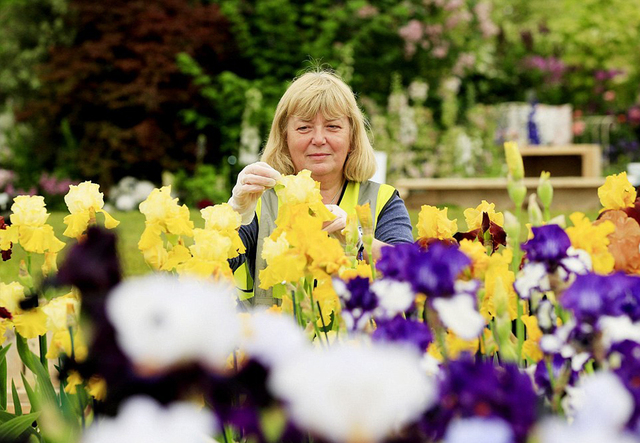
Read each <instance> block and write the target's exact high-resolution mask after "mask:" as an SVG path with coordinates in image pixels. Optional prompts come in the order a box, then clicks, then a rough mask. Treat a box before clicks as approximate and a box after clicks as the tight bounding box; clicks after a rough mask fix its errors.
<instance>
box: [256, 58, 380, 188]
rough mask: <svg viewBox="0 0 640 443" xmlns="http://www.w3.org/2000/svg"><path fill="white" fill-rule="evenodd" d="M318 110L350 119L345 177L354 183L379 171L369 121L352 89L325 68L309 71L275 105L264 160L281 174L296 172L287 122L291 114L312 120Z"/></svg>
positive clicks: (336, 116)
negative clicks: (288, 141) (349, 141)
mask: <svg viewBox="0 0 640 443" xmlns="http://www.w3.org/2000/svg"><path fill="white" fill-rule="evenodd" d="M318 112H321V113H322V115H323V116H324V117H325V118H327V119H334V118H340V117H347V118H348V119H349V127H350V131H351V144H350V147H349V153H348V155H347V159H346V161H345V164H344V176H345V178H346V179H347V180H350V181H355V182H363V181H366V180H369V179H370V178H371V177H372V176H373V174H374V173H375V172H376V159H375V155H374V153H373V147H372V146H371V142H370V141H369V137H368V136H367V127H368V124H367V122H366V120H365V118H364V115H363V114H362V111H361V110H360V108H359V107H358V104H357V103H356V99H355V96H354V94H353V91H352V90H351V88H350V87H349V86H347V85H346V84H345V83H344V82H343V81H342V80H341V79H340V78H339V77H338V76H337V75H336V74H334V73H332V72H328V71H324V70H322V71H315V72H307V73H306V74H303V75H301V76H300V77H298V78H297V79H295V80H294V81H293V82H292V83H291V85H289V87H288V88H287V90H286V91H285V93H284V95H283V96H282V98H281V99H280V102H279V103H278V107H277V108H276V113H275V116H274V117H273V123H272V124H271V131H270V132H269V138H268V139H267V143H266V145H265V147H264V151H263V153H262V158H261V160H262V161H264V162H266V163H268V164H269V165H271V166H272V167H273V168H274V169H276V170H278V171H279V172H280V173H282V174H294V173H295V172H296V170H295V167H294V165H293V161H292V160H291V155H290V153H289V147H288V146H287V122H288V120H289V117H291V116H292V115H295V116H298V117H300V118H302V119H304V120H312V119H313V118H314V117H315V116H316V115H317V114H318Z"/></svg>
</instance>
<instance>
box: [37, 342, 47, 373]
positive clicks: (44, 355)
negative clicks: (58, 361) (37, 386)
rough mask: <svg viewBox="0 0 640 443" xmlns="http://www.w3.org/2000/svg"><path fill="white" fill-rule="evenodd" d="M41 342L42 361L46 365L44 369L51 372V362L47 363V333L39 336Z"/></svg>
mask: <svg viewBox="0 0 640 443" xmlns="http://www.w3.org/2000/svg"><path fill="white" fill-rule="evenodd" d="M38 342H39V344H40V363H42V366H43V367H44V370H45V371H47V374H48V373H49V364H48V363H47V334H43V335H41V336H39V337H38Z"/></svg>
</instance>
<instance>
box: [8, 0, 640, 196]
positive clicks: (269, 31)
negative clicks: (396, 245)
mask: <svg viewBox="0 0 640 443" xmlns="http://www.w3.org/2000/svg"><path fill="white" fill-rule="evenodd" d="M639 29H640V9H639V8H637V7H636V6H635V5H634V4H633V2H625V1H622V0H611V1H608V2H603V1H600V0H585V1H577V0H561V1H556V2H547V1H544V0H531V1H525V0H514V1H510V0H406V1H402V2H395V1H383V0H376V1H365V0H343V1H339V2H334V1H328V0H313V1H292V0H262V1H252V0H225V1H222V0H218V1H215V0H213V1H212V0H210V1H207V0H193V1H190V2H185V1H181V0H154V1H140V0H132V1H124V0H114V1H112V2H108V3H106V2H103V3H95V2H91V1H88V0H0V102H1V103H3V104H4V113H3V117H2V118H0V128H2V137H1V138H0V161H2V166H1V168H3V169H6V170H11V171H13V172H15V177H14V178H13V181H14V183H13V188H14V189H15V188H20V187H21V188H22V189H23V190H30V189H31V188H32V187H34V186H35V187H36V192H43V191H42V189H41V188H42V187H41V186H40V187H39V188H38V182H39V178H41V176H42V174H43V172H46V173H47V174H50V175H51V176H54V177H57V178H58V179H72V180H76V181H78V180H83V179H92V180H96V181H98V182H99V183H101V185H102V186H103V188H104V189H105V190H108V187H109V186H111V185H112V184H114V183H116V182H117V181H118V180H119V179H120V178H122V177H124V176H126V175H133V176H136V177H137V178H142V179H149V180H151V181H153V182H155V183H158V184H159V183H160V182H161V177H162V172H163V171H170V172H172V173H177V174H179V178H181V179H182V180H180V181H179V182H180V183H182V184H183V185H184V184H185V183H186V185H184V186H183V187H182V189H183V190H186V189H189V180H188V179H189V178H190V177H193V179H194V182H195V183H202V182H208V183H211V182H213V181H214V179H213V178H212V177H211V175H212V174H211V170H213V171H214V173H213V174H217V175H219V176H221V177H222V180H221V181H219V182H218V183H220V185H219V187H220V188H224V189H223V191H224V192H228V189H229V184H228V183H229V182H230V181H231V180H232V178H233V176H234V174H235V173H237V171H238V170H239V167H241V166H242V164H243V163H246V162H247V161H250V159H252V158H255V155H256V154H257V152H258V151H259V149H260V146H261V144H262V142H263V140H264V139H265V137H266V135H267V132H268V130H269V126H270V120H271V117H272V114H273V110H274V108H275V105H276V104H277V101H278V99H279V97H280V96H281V94H282V92H283V91H284V90H285V89H286V87H287V84H288V83H289V82H290V81H291V79H292V78H294V77H295V76H296V75H299V74H300V73H301V72H303V71H304V70H306V69H313V68H315V67H318V66H326V67H331V68H333V69H335V70H336V71H337V72H338V73H340V74H341V75H342V76H343V78H344V79H345V80H346V81H347V82H348V83H349V84H350V85H351V86H352V87H353V89H354V91H355V92H356V94H357V96H358V98H359V100H360V104H361V106H362V107H363V109H364V110H365V112H366V114H367V115H368V117H369V119H370V121H371V124H372V135H373V136H374V145H375V146H376V148H377V149H380V150H383V151H386V152H388V153H389V154H391V155H390V158H391V159H393V160H394V162H390V164H389V178H390V180H391V181H393V179H395V178H397V177H400V176H435V177H438V176H482V175H484V176H495V175H500V174H502V173H503V172H504V171H502V166H501V165H502V164H503V162H502V157H501V155H502V154H501V151H500V149H498V148H497V146H496V143H495V140H494V132H495V125H496V121H497V117H496V115H495V109H494V107H493V106H492V105H495V104H498V103H502V102H511V101H529V100H532V99H534V98H535V99H536V100H537V101H539V102H541V103H547V104H563V103H569V104H571V105H572V106H573V108H574V109H575V116H574V119H575V123H574V128H573V129H574V135H575V140H576V141H577V142H580V141H591V140H590V139H589V131H588V128H587V125H588V119H587V118H586V117H587V116H589V115H605V116H607V115H608V116H611V117H612V118H613V134H612V138H611V140H610V146H605V148H606V151H607V152H608V156H609V157H608V158H607V160H609V161H610V163H611V166H610V168H613V169H616V168H618V169H622V168H624V167H625V165H626V162H628V161H632V160H637V159H640V153H639V151H640V148H639V147H638V129H639V127H640V105H639V101H638V92H639V90H638V80H639V72H638V66H640V63H639V62H640V60H639V58H640V48H639V46H640V43H639V42H640V38H638V37H639V35H638V33H639ZM580 123H583V124H580ZM199 165H208V166H209V167H210V169H206V168H205V169H204V170H203V171H206V172H205V173H198V172H197V171H196V170H197V168H198V167H199ZM211 168H213V169H211ZM201 170H202V169H201ZM607 172H610V171H607ZM203 174H204V175H203ZM185 177H186V178H187V179H186V180H185ZM193 186H194V185H193V183H191V188H193ZM3 191H6V189H3V183H2V181H1V180H0V192H3ZM185 193H186V194H187V195H189V193H188V192H186V191H185ZM222 193H223V192H221V190H220V189H218V190H217V192H212V193H210V194H209V195H203V196H200V197H199V198H200V200H202V201H204V200H211V201H216V200H218V201H219V200H220V199H221V197H220V195H221V194H222Z"/></svg>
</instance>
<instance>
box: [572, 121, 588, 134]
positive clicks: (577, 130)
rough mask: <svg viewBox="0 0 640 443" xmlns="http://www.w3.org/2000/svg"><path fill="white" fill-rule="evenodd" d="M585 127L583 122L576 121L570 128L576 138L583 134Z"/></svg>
mask: <svg viewBox="0 0 640 443" xmlns="http://www.w3.org/2000/svg"><path fill="white" fill-rule="evenodd" d="M586 126H587V125H586V124H585V122H584V121H583V120H577V121H575V122H573V126H572V130H573V135H575V136H576V137H578V136H581V135H582V134H583V133H584V130H585V128H586Z"/></svg>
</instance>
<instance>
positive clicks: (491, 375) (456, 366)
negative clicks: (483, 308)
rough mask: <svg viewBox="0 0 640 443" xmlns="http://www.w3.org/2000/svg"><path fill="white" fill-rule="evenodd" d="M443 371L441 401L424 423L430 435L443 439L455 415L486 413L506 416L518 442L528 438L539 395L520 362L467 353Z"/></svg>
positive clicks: (488, 416) (467, 416)
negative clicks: (499, 363) (479, 357)
mask: <svg viewBox="0 0 640 443" xmlns="http://www.w3.org/2000/svg"><path fill="white" fill-rule="evenodd" d="M444 371H445V372H444V377H443V378H442V380H441V381H440V386H439V387H440V401H439V402H438V404H437V405H436V406H435V407H434V408H432V409H431V410H430V411H428V412H427V413H426V414H425V416H424V417H423V421H422V423H421V427H422V430H423V431H424V432H425V433H426V434H427V437H428V438H431V439H432V440H434V441H439V440H440V439H442V437H443V435H444V433H445V432H446V429H447V426H448V425H449V423H450V422H451V420H452V419H454V418H456V417H461V418H469V417H485V418H501V419H503V420H504V421H506V422H507V423H509V425H510V426H511V428H512V430H513V433H514V435H515V437H516V441H517V442H524V441H526V439H527V434H528V433H529V430H530V429H531V427H532V426H533V424H534V423H535V420H536V408H537V397H536V394H535V391H534V389H533V385H532V383H531V379H530V378H529V377H528V376H527V375H526V374H523V373H521V372H520V370H519V369H518V367H517V366H515V365H512V364H503V365H502V366H495V365H494V364H493V363H491V362H490V361H486V362H485V361H474V360H473V359H472V358H471V357H470V356H468V355H467V356H463V357H462V358H460V359H458V360H453V361H451V362H449V364H448V365H447V366H446V367H445V370H444Z"/></svg>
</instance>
